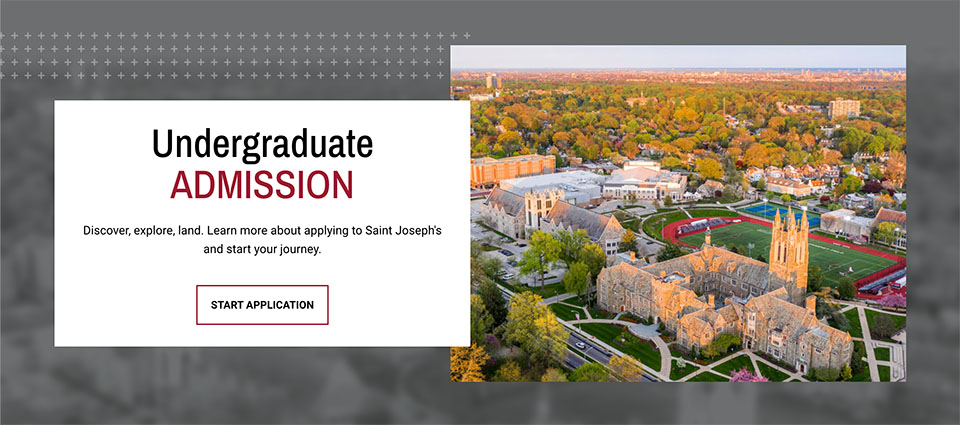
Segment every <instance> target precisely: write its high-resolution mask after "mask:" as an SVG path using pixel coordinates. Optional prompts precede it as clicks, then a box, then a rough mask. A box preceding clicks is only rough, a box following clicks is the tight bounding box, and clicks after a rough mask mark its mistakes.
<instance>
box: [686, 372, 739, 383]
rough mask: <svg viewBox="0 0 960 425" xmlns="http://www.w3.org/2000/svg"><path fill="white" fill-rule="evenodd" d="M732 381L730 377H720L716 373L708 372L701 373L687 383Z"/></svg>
mask: <svg viewBox="0 0 960 425" xmlns="http://www.w3.org/2000/svg"><path fill="white" fill-rule="evenodd" d="M728 381H730V378H729V377H726V376H720V375H717V374H716V373H710V372H707V371H704V372H701V373H700V374H698V375H697V376H694V377H693V378H690V379H688V380H687V382H728Z"/></svg>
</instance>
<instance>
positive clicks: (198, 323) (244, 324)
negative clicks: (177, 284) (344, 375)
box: [194, 285, 330, 326]
mask: <svg viewBox="0 0 960 425" xmlns="http://www.w3.org/2000/svg"><path fill="white" fill-rule="evenodd" d="M201 286H204V287H208V286H209V287H269V288H273V287H323V288H327V320H326V321H325V322H323V323H200V287H201ZM194 303H195V308H196V310H195V313H196V317H195V319H196V324H197V325H198V326H210V325H213V326H236V325H239V326H300V325H310V326H326V325H329V324H330V285H197V286H196V297H195V298H194Z"/></svg>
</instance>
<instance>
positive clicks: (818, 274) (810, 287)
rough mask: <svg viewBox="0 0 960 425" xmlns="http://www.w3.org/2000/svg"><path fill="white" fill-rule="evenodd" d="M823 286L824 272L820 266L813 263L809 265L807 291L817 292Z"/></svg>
mask: <svg viewBox="0 0 960 425" xmlns="http://www.w3.org/2000/svg"><path fill="white" fill-rule="evenodd" d="M822 287H823V272H822V271H821V270H820V266H818V265H816V264H811V265H810V266H809V267H807V291H809V292H817V291H819V290H820V288H822Z"/></svg>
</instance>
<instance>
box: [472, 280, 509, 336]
mask: <svg viewBox="0 0 960 425" xmlns="http://www.w3.org/2000/svg"><path fill="white" fill-rule="evenodd" d="M477 295H479V296H480V300H481V301H482V302H483V306H484V308H485V309H486V311H487V314H489V315H490V318H491V319H492V320H493V322H492V323H491V324H490V326H491V327H492V328H495V327H497V326H500V324H501V323H503V322H504V321H505V320H507V301H506V300H505V299H503V293H502V292H500V288H498V287H497V284H496V283H494V282H493V281H491V280H489V279H487V280H486V281H485V282H483V283H481V284H480V287H479V288H477ZM471 299H472V297H471Z"/></svg>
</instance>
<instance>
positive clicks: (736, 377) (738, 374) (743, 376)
mask: <svg viewBox="0 0 960 425" xmlns="http://www.w3.org/2000/svg"><path fill="white" fill-rule="evenodd" d="M730 382H770V380H769V379H767V378H764V377H762V376H760V375H754V374H753V373H752V372H750V371H749V370H747V368H746V367H744V368H743V369H740V370H736V371H734V372H733V374H732V375H730Z"/></svg>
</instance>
